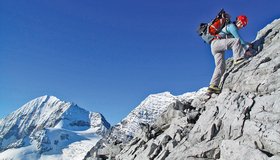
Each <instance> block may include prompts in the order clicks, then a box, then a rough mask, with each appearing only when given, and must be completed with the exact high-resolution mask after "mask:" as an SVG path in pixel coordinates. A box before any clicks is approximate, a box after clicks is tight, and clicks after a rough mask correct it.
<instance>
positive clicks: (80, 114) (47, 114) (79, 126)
mask: <svg viewBox="0 0 280 160" xmlns="http://www.w3.org/2000/svg"><path fill="white" fill-rule="evenodd" d="M109 127H110V124H109V123H108V122H107V121H106V120H105V118H104V117H103V116H102V115H101V114H100V113H95V112H89V111H87V110H85V109H83V108H80V107H79V106H78V105H76V104H74V103H70V102H64V101H61V100H60V99H58V98H56V97H55V96H48V95H45V96H41V97H38V98H35V99H33V100H31V101H30V102H28V103H26V104H25V105H23V106H22V107H21V108H19V109H18V110H16V111H14V112H13V113H11V114H10V115H8V116H7V117H5V118H4V119H2V122H1V123H0V151H1V150H6V149H9V148H18V147H22V146H28V145H30V143H31V141H32V139H34V136H35V135H36V133H37V132H41V131H44V130H46V129H48V128H55V129H58V130H68V131H70V132H71V131H82V132H84V131H87V130H88V131H87V132H88V133H92V134H99V135H103V134H104V133H105V132H106V131H107V130H108V129H109ZM37 135H38V134H37ZM37 139H38V138H37Z"/></svg>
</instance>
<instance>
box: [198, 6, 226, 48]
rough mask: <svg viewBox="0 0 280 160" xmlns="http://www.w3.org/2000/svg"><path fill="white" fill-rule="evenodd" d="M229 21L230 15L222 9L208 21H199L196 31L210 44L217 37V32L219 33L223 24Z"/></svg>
mask: <svg viewBox="0 0 280 160" xmlns="http://www.w3.org/2000/svg"><path fill="white" fill-rule="evenodd" d="M229 23H230V15H229V14H227V13H226V12H225V11H224V9H222V10H221V11H220V12H219V13H218V15H217V16H216V18H215V19H214V20H212V21H211V22H210V23H201V24H200V25H199V28H198V30H197V32H198V34H199V36H201V38H202V39H203V40H204V41H205V42H206V43H209V44H210V43H211V41H212V40H213V39H214V38H216V37H217V34H219V33H220V31H221V30H222V29H223V28H224V26H225V25H226V24H229Z"/></svg>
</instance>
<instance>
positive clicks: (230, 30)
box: [219, 23, 248, 48]
mask: <svg viewBox="0 0 280 160" xmlns="http://www.w3.org/2000/svg"><path fill="white" fill-rule="evenodd" d="M219 37H222V38H228V37H234V38H238V39H240V42H241V44H242V45H243V46H244V47H245V48H247V46H248V45H247V44H248V43H247V42H245V41H244V40H243V39H242V37H241V36H240V35H239V33H238V28H237V27H236V25H235V24H233V23H230V24H228V25H226V26H225V27H224V28H223V29H222V31H221V32H220V33H219Z"/></svg>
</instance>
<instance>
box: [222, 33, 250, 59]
mask: <svg viewBox="0 0 280 160" xmlns="http://www.w3.org/2000/svg"><path fill="white" fill-rule="evenodd" d="M226 44H227V48H228V49H232V52H233V59H234V64H239V63H241V62H243V61H244V54H245V52H246V50H245V48H244V47H243V46H242V44H241V43H240V40H239V39H237V38H229V39H226Z"/></svg>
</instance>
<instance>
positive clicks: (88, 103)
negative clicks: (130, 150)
mask: <svg viewBox="0 0 280 160" xmlns="http://www.w3.org/2000/svg"><path fill="white" fill-rule="evenodd" d="M279 5H280V2H279V0H269V1H261V0H247V1H244V0H229V1H222V0H214V1H206V0H204V1H203V0H196V1H187V0H177V1H170V0H152V1H151V0H149V1H146V0H144V1H132V0H118V1H101V0H96V1H94V0H82V1H77V0H57V1H47V0H42V1H37V0H26V1H14V0H9V1H1V2H0V22H1V23H0V107H1V111H0V118H3V117H4V116H6V115H7V114H9V113H11V112H12V111H14V110H16V109H18V108H19V107H21V106H22V105H23V104H25V103H26V102H28V101H30V100H31V99H34V98H36V97H39V96H43V95H53V96H56V97H58V98H60V99H61V100H64V101H70V102H75V103H76V104H78V105H79V106H81V107H83V108H85V109H87V110H90V111H97V112H101V113H102V114H103V115H104V116H105V117H106V119H107V120H108V121H109V122H110V123H112V124H115V123H117V122H119V121H120V120H121V119H122V118H124V117H125V116H126V115H127V114H128V113H129V112H130V111H131V110H132V109H133V108H135V107H136V106H137V105H138V104H140V102H141V101H142V100H144V99H145V98H146V97H147V96H148V95H149V94H154V93H160V92H164V91H170V92H171V93H172V94H174V95H179V94H183V93H186V92H190V91H196V90H198V89H200V88H202V87H205V86H208V83H209V81H210V78H211V75H212V72H213V69H214V61H213V57H212V55H211V52H210V48H209V46H208V45H207V44H204V43H203V42H202V40H201V39H200V37H198V36H197V34H196V28H197V26H198V25H199V23H200V22H208V21H210V20H211V19H212V18H213V17H214V16H215V15H216V13H217V12H218V11H219V10H220V9H221V8H224V9H225V10H226V11H228V12H229V13H230V14H231V16H232V17H233V19H234V17H236V16H237V15H239V14H245V15H247V16H248V18H249V24H248V26H247V27H246V28H244V29H243V30H241V31H240V33H241V35H242V37H243V38H244V39H245V40H247V41H252V40H254V39H255V37H256V33H257V31H259V30H260V29H261V28H263V27H264V26H265V25H266V24H268V23H270V22H271V21H272V20H274V19H276V18H280V12H279ZM229 56H231V52H229V53H228V54H227V57H229Z"/></svg>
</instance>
